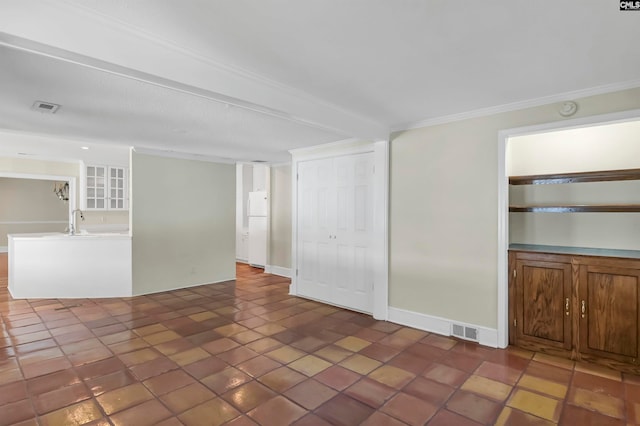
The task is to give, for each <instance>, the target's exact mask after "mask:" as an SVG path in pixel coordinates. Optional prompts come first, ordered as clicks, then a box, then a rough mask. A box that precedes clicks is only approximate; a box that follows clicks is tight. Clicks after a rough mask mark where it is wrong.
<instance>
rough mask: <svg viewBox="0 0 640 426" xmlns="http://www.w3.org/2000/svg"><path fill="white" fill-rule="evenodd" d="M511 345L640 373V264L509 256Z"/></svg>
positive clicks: (546, 255)
mask: <svg viewBox="0 0 640 426" xmlns="http://www.w3.org/2000/svg"><path fill="white" fill-rule="evenodd" d="M509 266H510V269H511V279H510V283H509V301H510V302H509V315H510V317H511V329H510V343H511V344H513V345H515V346H520V347H523V348H526V349H529V350H534V351H540V352H546V353H551V354H554V355H560V356H566V357H569V358H571V359H575V360H585V361H591V362H597V363H601V364H606V365H608V366H610V367H614V368H617V369H620V370H624V371H631V372H634V373H636V374H637V373H640V362H639V360H640V356H639V354H640V345H639V344H640V260H639V259H626V258H615V257H601V256H582V255H570V254H555V253H541V252H526V251H514V250H511V251H510V252H509Z"/></svg>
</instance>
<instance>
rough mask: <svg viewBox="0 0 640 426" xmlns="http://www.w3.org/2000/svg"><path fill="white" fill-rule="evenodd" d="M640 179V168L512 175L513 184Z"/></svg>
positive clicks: (510, 180)
mask: <svg viewBox="0 0 640 426" xmlns="http://www.w3.org/2000/svg"><path fill="white" fill-rule="evenodd" d="M619 180H640V169H626V170H602V171H597V172H579V173H555V174H546V175H529V176H511V177H509V184H511V185H551V184H559V183H579V182H607V181H619Z"/></svg>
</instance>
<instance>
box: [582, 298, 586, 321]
mask: <svg viewBox="0 0 640 426" xmlns="http://www.w3.org/2000/svg"><path fill="white" fill-rule="evenodd" d="M585 310H586V309H585V304H584V300H583V301H582V318H584V312H585Z"/></svg>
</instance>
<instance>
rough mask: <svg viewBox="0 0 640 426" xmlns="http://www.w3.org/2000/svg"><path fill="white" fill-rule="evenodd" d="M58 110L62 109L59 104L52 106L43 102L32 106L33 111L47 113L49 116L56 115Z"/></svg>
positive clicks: (36, 102) (37, 102)
mask: <svg viewBox="0 0 640 426" xmlns="http://www.w3.org/2000/svg"><path fill="white" fill-rule="evenodd" d="M58 108H60V105H58V104H52V103H51V102H43V101H35V102H34V103H33V105H32V106H31V109H33V110H36V111H40V112H46V113H49V114H53V113H55V112H56V111H57V110H58Z"/></svg>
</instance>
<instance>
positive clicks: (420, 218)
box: [389, 89, 640, 329]
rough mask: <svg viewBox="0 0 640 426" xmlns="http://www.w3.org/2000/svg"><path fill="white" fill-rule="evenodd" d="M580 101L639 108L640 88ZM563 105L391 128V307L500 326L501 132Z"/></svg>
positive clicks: (604, 109) (589, 108)
mask: <svg viewBox="0 0 640 426" xmlns="http://www.w3.org/2000/svg"><path fill="white" fill-rule="evenodd" d="M576 101H577V102H578V104H579V109H578V113H577V114H576V115H575V116H574V117H575V118H577V117H585V116H591V115H598V114H605V113H610V112H615V111H625V110H632V109H638V108H640V89H633V90H626V91H622V92H617V93H610V94H605V95H599V96H592V97H588V98H582V99H577V100H576ZM558 107H559V104H551V105H544V106H539V107H534V108H527V109H523V110H519V111H513V112H508V113H501V114H495V115H492V116H487V117H481V118H474V119H468V120H463V121H458V122H454V123H448V124H442V125H434V126H430V127H424V128H420V129H411V130H406V131H401V132H397V133H395V134H393V135H392V136H391V164H390V271H389V280H390V281H389V297H390V300H389V302H390V306H391V307H395V308H399V309H403V310H407V311H411V312H415V313H418V314H424V315H429V316H431V317H438V318H445V319H449V320H455V321H460V322H464V323H468V324H475V325H479V326H485V327H488V328H493V329H495V328H496V327H497V274H498V271H497V263H498V259H497V241H498V230H497V222H498V207H497V206H498V192H497V191H498V184H497V182H498V133H499V131H501V130H504V129H513V128H518V127H525V126H532V125H536V124H543V123H550V122H556V121H561V120H563V118H562V117H561V116H560V115H559V114H558Z"/></svg>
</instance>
